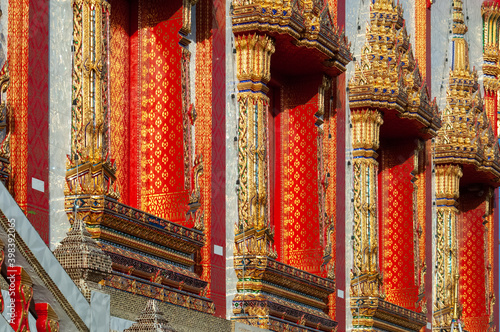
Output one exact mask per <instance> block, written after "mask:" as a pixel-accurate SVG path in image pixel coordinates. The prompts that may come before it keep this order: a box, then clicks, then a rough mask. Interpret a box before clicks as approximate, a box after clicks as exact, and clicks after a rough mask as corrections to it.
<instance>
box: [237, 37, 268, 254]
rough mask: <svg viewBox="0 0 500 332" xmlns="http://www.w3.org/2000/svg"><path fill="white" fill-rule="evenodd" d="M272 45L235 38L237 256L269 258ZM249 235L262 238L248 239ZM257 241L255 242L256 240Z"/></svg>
mask: <svg viewBox="0 0 500 332" xmlns="http://www.w3.org/2000/svg"><path fill="white" fill-rule="evenodd" d="M273 53H274V41H273V40H272V39H271V38H269V37H267V36H265V35H257V34H247V35H239V36H236V58H237V60H236V61H237V65H238V69H237V70H238V74H237V76H238V80H239V83H238V90H239V93H238V104H239V122H238V181H239V189H238V223H237V229H236V231H235V234H237V236H236V237H237V239H243V237H244V238H246V239H250V238H252V239H254V240H252V241H257V242H252V243H246V242H247V241H246V240H245V241H244V242H245V243H244V242H243V241H242V242H240V241H238V240H237V241H236V245H237V252H238V253H239V254H244V253H249V252H252V253H254V254H259V255H273V254H272V253H271V252H272V250H271V245H272V234H271V227H270V225H269V218H268V194H267V193H268V188H267V185H268V155H267V152H268V151H267V150H268V146H267V145H268V142H267V112H268V107H269V97H268V96H267V95H266V93H267V91H268V87H267V86H266V83H267V82H268V81H269V79H270V78H271V73H270V64H271V55H272V54H273ZM249 232H252V233H256V234H257V233H258V234H263V232H264V233H267V235H266V236H257V237H255V236H248V235H247V234H249ZM257 238H258V240H257Z"/></svg>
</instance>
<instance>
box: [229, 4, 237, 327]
mask: <svg viewBox="0 0 500 332" xmlns="http://www.w3.org/2000/svg"><path fill="white" fill-rule="evenodd" d="M230 7H231V2H230V1H226V318H227V319H230V317H231V316H232V315H233V307H232V306H233V299H234V296H235V295H236V283H237V281H238V279H237V277H236V272H235V271H234V263H233V258H234V225H235V223H236V222H237V221H238V195H237V192H236V188H237V186H236V181H237V180H238V145H237V142H235V141H234V138H235V137H238V103H237V97H236V96H237V88H236V84H237V79H236V54H235V53H233V49H234V47H235V45H234V35H233V31H232V23H231V8H230Z"/></svg>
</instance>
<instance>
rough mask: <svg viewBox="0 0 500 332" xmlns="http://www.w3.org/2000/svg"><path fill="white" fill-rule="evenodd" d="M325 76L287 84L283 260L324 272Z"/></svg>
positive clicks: (298, 266) (285, 103)
mask: <svg viewBox="0 0 500 332" xmlns="http://www.w3.org/2000/svg"><path fill="white" fill-rule="evenodd" d="M321 79H322V77H319V78H318V77H312V78H301V79H300V81H299V82H290V84H288V85H286V86H285V93H284V94H285V97H284V109H285V112H286V113H288V125H287V128H283V131H285V130H287V132H288V139H287V140H283V141H282V142H281V144H282V145H283V146H284V155H283V158H284V174H283V181H284V183H283V195H284V198H285V199H284V202H285V204H284V207H283V212H282V213H283V216H284V220H283V229H284V232H283V240H284V257H283V258H282V260H283V262H284V263H286V264H290V265H292V266H294V267H297V268H300V269H302V270H304V271H307V272H311V273H315V274H321V271H320V267H321V263H322V256H323V248H321V246H320V243H321V241H320V237H321V236H322V235H320V225H319V218H318V217H319V216H318V214H319V210H318V162H317V158H318V150H317V149H318V147H317V135H318V129H317V127H316V126H315V117H314V114H315V113H316V112H317V110H318V88H319V85H320V84H321Z"/></svg>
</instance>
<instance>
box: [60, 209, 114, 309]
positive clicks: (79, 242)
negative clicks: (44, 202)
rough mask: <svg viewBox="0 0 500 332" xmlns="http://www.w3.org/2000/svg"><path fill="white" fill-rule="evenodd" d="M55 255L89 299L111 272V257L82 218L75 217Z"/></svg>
mask: <svg viewBox="0 0 500 332" xmlns="http://www.w3.org/2000/svg"><path fill="white" fill-rule="evenodd" d="M54 255H55V256H56V258H57V259H58V260H59V262H60V263H61V266H62V267H63V268H64V269H65V270H66V272H67V273H68V275H69V276H70V277H71V279H72V280H73V281H74V282H75V284H76V285H77V286H78V287H79V288H80V290H81V291H82V293H83V295H85V297H86V298H87V300H90V295H91V292H92V289H98V288H100V283H101V281H102V280H105V279H106V278H107V276H108V275H109V274H111V264H112V263H111V258H110V257H109V256H108V255H107V254H106V253H104V252H103V251H102V250H101V248H100V247H99V245H98V244H97V242H96V241H95V240H94V239H93V238H92V236H91V235H90V232H89V231H88V230H87V228H86V227H85V224H84V222H83V221H82V220H81V219H78V218H77V219H75V222H74V223H73V227H72V228H71V229H70V231H69V232H68V235H67V236H66V237H65V238H64V239H63V240H62V241H61V245H60V246H59V247H57V249H56V250H54Z"/></svg>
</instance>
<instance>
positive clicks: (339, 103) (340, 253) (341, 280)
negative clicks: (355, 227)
mask: <svg viewBox="0 0 500 332" xmlns="http://www.w3.org/2000/svg"><path fill="white" fill-rule="evenodd" d="M344 5H345V1H343V0H339V7H340V8H339V17H338V20H339V22H340V20H342V23H343V21H344V15H345V12H344V11H343V10H344ZM334 82H335V81H334ZM345 85H346V74H342V75H340V76H339V77H338V78H337V79H336V84H335V85H334V89H335V92H334V96H335V98H334V100H335V105H334V107H335V127H336V135H333V134H332V139H335V145H336V149H335V150H336V151H335V152H336V153H335V156H334V155H333V153H332V154H331V155H330V157H329V158H330V159H333V158H336V160H338V161H339V162H338V163H336V165H335V169H334V171H333V172H332V171H330V175H332V176H331V177H330V178H331V179H332V178H334V179H335V182H334V183H332V184H331V185H332V186H335V193H334V195H335V197H330V198H328V197H329V196H328V192H327V201H330V200H334V201H335V202H336V203H335V210H331V211H330V212H331V213H332V214H334V215H335V216H336V218H335V220H334V221H335V246H334V248H335V250H334V251H333V253H332V254H333V255H335V277H336V285H337V289H338V290H341V291H343V292H347V286H346V281H345V268H344V267H345V264H346V257H345V247H346V245H345V227H346V224H345V223H344V222H343V221H344V220H345V199H346V196H345V195H346V191H345V190H344V189H345V170H346V163H345V160H346V153H345V152H346V150H345V148H346V147H345V130H346V128H345V126H346V94H345V92H344V91H345ZM332 128H333V124H332ZM327 211H328V205H327ZM337 221H339V222H337ZM336 295H337V294H333V295H332V297H333V298H334V299H332V298H330V301H331V302H332V301H335V308H334V311H333V308H330V315H331V316H332V317H333V318H335V320H336V321H337V322H338V324H339V325H338V330H339V331H345V329H346V322H345V312H346V302H345V296H344V297H343V298H342V297H339V296H336ZM332 311H333V312H332Z"/></svg>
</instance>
